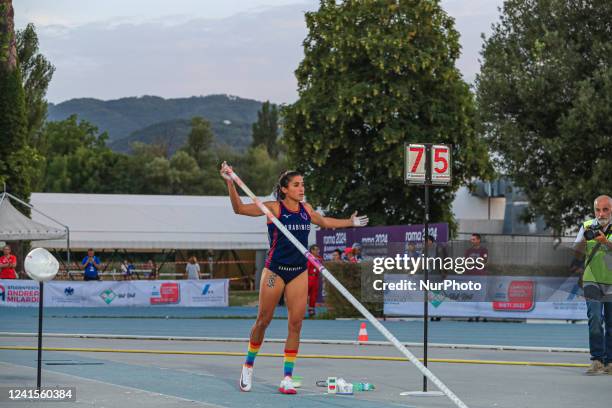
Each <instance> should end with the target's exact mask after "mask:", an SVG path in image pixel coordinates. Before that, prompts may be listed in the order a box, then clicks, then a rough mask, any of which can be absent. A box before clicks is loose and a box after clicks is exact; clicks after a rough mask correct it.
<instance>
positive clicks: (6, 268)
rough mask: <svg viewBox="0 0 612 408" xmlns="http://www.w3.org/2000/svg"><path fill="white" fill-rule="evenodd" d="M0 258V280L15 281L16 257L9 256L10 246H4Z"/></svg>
mask: <svg viewBox="0 0 612 408" xmlns="http://www.w3.org/2000/svg"><path fill="white" fill-rule="evenodd" d="M2 252H3V254H2V256H1V257H0V279H17V272H15V268H16V267H17V257H16V256H15V255H13V254H11V247H10V245H5V246H4V248H2Z"/></svg>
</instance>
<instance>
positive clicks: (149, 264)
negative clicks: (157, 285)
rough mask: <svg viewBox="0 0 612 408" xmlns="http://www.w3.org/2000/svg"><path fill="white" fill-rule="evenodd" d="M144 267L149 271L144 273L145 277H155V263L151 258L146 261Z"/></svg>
mask: <svg viewBox="0 0 612 408" xmlns="http://www.w3.org/2000/svg"><path fill="white" fill-rule="evenodd" d="M146 269H147V270H148V271H150V272H148V273H145V279H155V278H156V277H157V265H155V262H154V261H153V260H152V259H149V261H148V262H147V267H146Z"/></svg>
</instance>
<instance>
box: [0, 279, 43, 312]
mask: <svg viewBox="0 0 612 408" xmlns="http://www.w3.org/2000/svg"><path fill="white" fill-rule="evenodd" d="M39 296H40V290H39V288H38V282H34V281H31V280H12V279H6V280H0V306H38V297H39Z"/></svg>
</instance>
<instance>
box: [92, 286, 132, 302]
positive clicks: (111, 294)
mask: <svg viewBox="0 0 612 408" xmlns="http://www.w3.org/2000/svg"><path fill="white" fill-rule="evenodd" d="M115 290H118V289H115ZM115 290H113V289H111V288H108V289H105V290H103V291H102V292H100V298H101V299H102V300H103V301H104V303H106V304H107V305H110V304H111V303H113V300H115V299H133V298H135V297H136V293H134V292H119V291H115Z"/></svg>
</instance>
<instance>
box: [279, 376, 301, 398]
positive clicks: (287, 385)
mask: <svg viewBox="0 0 612 408" xmlns="http://www.w3.org/2000/svg"><path fill="white" fill-rule="evenodd" d="M278 391H279V392H280V393H281V394H297V391H296V390H295V387H294V386H293V379H291V377H289V376H286V377H285V378H283V381H281V383H280V385H279V386H278Z"/></svg>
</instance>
